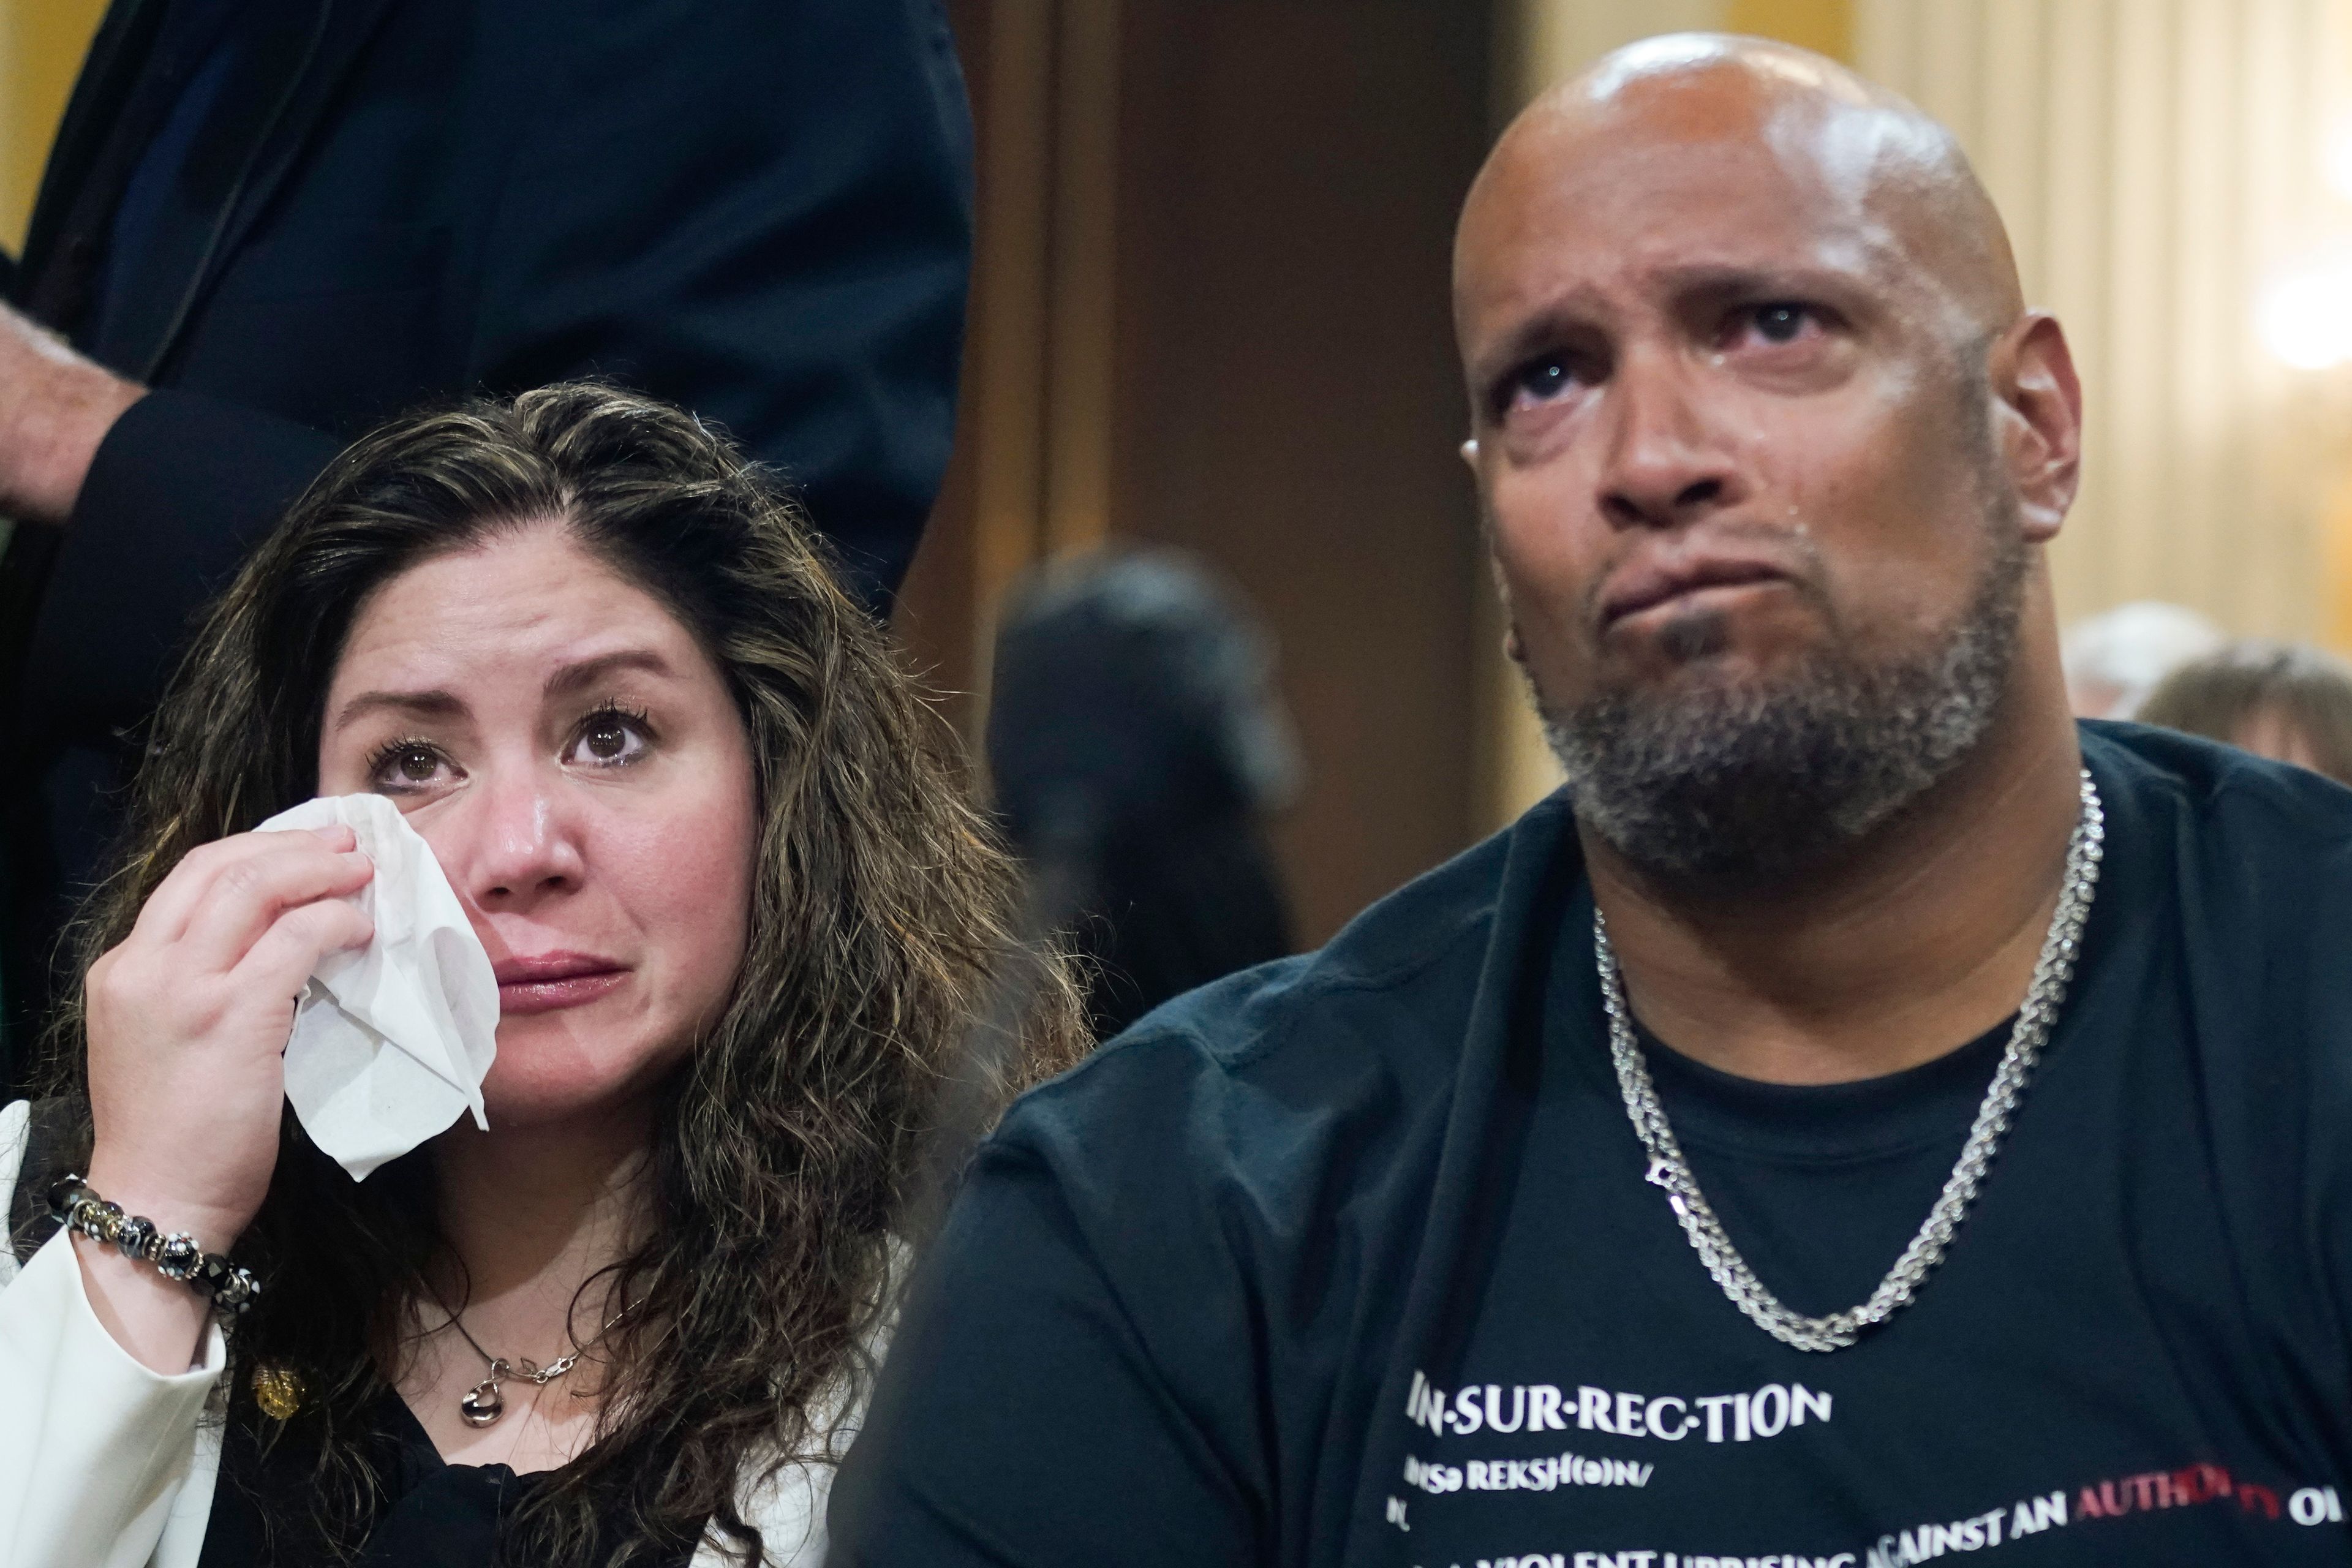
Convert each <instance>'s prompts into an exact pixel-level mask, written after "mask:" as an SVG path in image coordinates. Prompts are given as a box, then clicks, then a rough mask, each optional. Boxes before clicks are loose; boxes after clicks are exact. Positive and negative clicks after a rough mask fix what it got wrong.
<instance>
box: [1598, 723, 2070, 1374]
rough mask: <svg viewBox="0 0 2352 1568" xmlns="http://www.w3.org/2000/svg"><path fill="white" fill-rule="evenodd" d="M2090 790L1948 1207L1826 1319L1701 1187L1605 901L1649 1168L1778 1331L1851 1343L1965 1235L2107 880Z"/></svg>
mask: <svg viewBox="0 0 2352 1568" xmlns="http://www.w3.org/2000/svg"><path fill="white" fill-rule="evenodd" d="M2081 799H2082V811H2081V815H2080V816H2077V817H2076V818H2075V822H2074V837H2073V838H2072V839H2071V840H2070V841H2069V843H2068V844H2067V847H2066V878H2065V881H2064V882H2063V885H2062V886H2061V887H2060V889H2059V891H2058V908H2057V910H2056V912H2054V913H2053V915H2052V916H2051V917H2050V931H2049V934H2048V935H2047V936H2045V937H2044V938H2043V939H2042V956H2041V958H2040V960H2039V961H2038V962H2037V963H2035V964H2034V966H2033V979H2032V984H2029V985H2027V987H2026V989H2025V1001H2024V1004H2023V1005H2021V1006H2020V1007H2019V1008H2018V1010H2017V1022H2016V1024H2015V1025H2014V1026H2011V1029H2010V1032H2009V1047H2008V1048H2007V1049H2006V1050H2004V1051H2003V1052H2002V1053H2001V1058H2000V1067H1999V1068H1996V1069H1995V1070H1994V1072H1993V1075H1992V1083H1991V1086H1990V1088H1988V1089H1986V1090H1985V1097H1984V1102H1983V1103H1982V1104H1981V1105H1979V1107H1978V1108H1977V1117H1976V1122H1975V1125H1974V1126H1973V1127H1971V1128H1970V1129H1969V1141H1968V1142H1967V1143H1966V1144H1965V1145H1963V1146H1962V1148H1961V1150H1960V1157H1959V1161H1958V1163H1956V1164H1955V1165H1953V1167H1952V1173H1951V1175H1950V1176H1949V1177H1948V1178H1947V1179H1946V1181H1945V1183H1944V1190H1943V1193H1942V1194H1941V1195H1940V1196H1938V1197H1937V1199H1936V1206H1935V1207H1933V1208H1932V1209H1930V1210H1928V1211H1927V1223H1926V1224H1925V1225H1922V1226H1920V1227H1919V1234H1918V1235H1916V1236H1915V1237H1912V1238H1911V1244H1910V1245H1909V1246H1908V1247H1905V1248H1904V1249H1903V1255H1902V1256H1901V1257H1900V1258H1896V1259H1895V1267H1894V1268H1892V1269H1890V1270H1888V1272H1887V1275H1886V1278H1885V1279H1882V1280H1880V1281H1879V1284H1878V1289H1875V1290H1873V1291H1872V1292H1871V1293H1870V1299H1869V1300H1865V1301H1864V1302H1863V1303H1862V1304H1861V1305H1860V1306H1858V1307H1850V1308H1848V1309H1846V1310H1844V1311H1843V1312H1832V1313H1831V1314H1830V1315H1829V1316H1828V1317H1825V1318H1808V1317H1805V1316H1803V1315H1802V1314H1801V1313H1798V1312H1795V1311H1791V1310H1790V1309H1789V1308H1788V1307H1786V1306H1784V1305H1782V1303H1781V1301H1780V1298H1778V1297H1776V1296H1774V1295H1773V1294H1772V1292H1771V1291H1770V1290H1769V1289H1765V1286H1764V1282H1763V1281H1762V1280H1760V1279H1758V1278H1757V1277H1756V1272H1755V1270H1753V1269H1751V1268H1748V1260H1747V1259H1746V1258H1742V1257H1740V1256H1739V1250H1738V1248H1737V1247H1733V1246H1732V1245H1731V1237H1729V1236H1728V1235H1727V1234H1726V1233H1725V1231H1724V1228H1723V1222H1722V1221H1721V1220H1719V1219H1717V1217H1716V1213H1715V1210H1714V1208H1713V1207H1712V1206H1710V1205H1708V1203H1707V1201H1706V1194H1703V1193H1701V1192H1700V1191H1699V1189H1698V1182H1697V1180H1696V1178H1695V1177H1694V1176H1693V1175H1692V1174H1691V1168H1690V1163H1689V1162H1688V1161H1687V1160H1685V1159H1684V1158H1683V1150H1682V1144H1681V1143H1680V1142H1677V1141H1676V1140H1675V1130H1674V1128H1673V1127H1672V1126H1670V1125H1669V1124H1668V1123H1667V1121H1666V1111H1665V1107H1664V1105H1663V1104H1661V1103H1660V1102H1659V1100H1658V1091H1657V1088H1656V1086H1655V1085H1654V1084H1653V1083H1652V1082H1651V1081H1650V1069H1649V1068H1648V1067H1647V1066H1646V1065H1644V1063H1643V1060H1642V1048H1641V1046H1640V1044H1639V1042H1637V1041H1636V1040H1635V1039H1634V1037H1633V1013H1632V1010H1631V1009H1630V1008H1628V1007H1627V1006H1626V1005H1625V987H1624V982H1623V980H1622V976H1620V974H1619V973H1618V970H1617V954H1616V952H1615V951H1614V950H1613V949H1612V948H1611V946H1610V945H1609V922H1608V921H1606V920H1604V919H1603V918H1602V917H1601V913H1600V911H1599V910H1594V911H1593V916H1592V946H1593V952H1594V956H1595V958H1596V960H1597V962H1598V963H1599V964H1600V968H1601V1005H1602V1006H1603V1007H1604V1008H1605V1009H1606V1010H1607V1012H1608V1015H1609V1054H1610V1057H1611V1058H1612V1060H1613V1061H1614V1062H1615V1064H1616V1068H1617V1087H1618V1088H1619V1089H1620V1090H1621V1091H1622V1093H1623V1095H1624V1098H1625V1112H1626V1114H1627V1115H1629V1116H1631V1117H1632V1118H1633V1131H1635V1132H1636V1133H1637V1134H1639V1135H1640V1137H1641V1140H1642V1147H1643V1150H1645V1151H1646V1152H1648V1154H1649V1157H1650V1169H1649V1173H1648V1175H1647V1176H1646V1177H1644V1178H1643V1179H1644V1180H1646V1181H1648V1182H1649V1183H1650V1184H1653V1185H1654V1186H1658V1187H1662V1188H1664V1190H1665V1194H1666V1201H1667V1203H1669V1204H1670V1205H1673V1207H1674V1211H1675V1218H1677V1219H1679V1220H1680V1221H1681V1222H1682V1227H1683V1234H1684V1235H1685V1237H1689V1238H1690V1244H1691V1246H1692V1247H1693V1248H1694V1249H1695V1250H1696V1252H1697V1253H1698V1256H1699V1261H1700V1262H1702V1263H1704V1264H1705V1265H1706V1271H1707V1273H1708V1274H1709V1275H1710V1276H1711V1277H1713V1279H1714V1280H1715V1282H1716V1283H1717V1285H1720V1286H1721V1287H1722V1288H1723V1293H1724V1294H1725V1295H1727V1296H1728V1297H1730V1298H1731V1303H1732V1305H1734V1306H1736V1307H1738V1309H1739V1310H1741V1311H1742V1312H1745V1313H1746V1314H1748V1317H1749V1318H1750V1319H1751V1320H1753V1321H1755V1323H1756V1325H1757V1326H1758V1327H1759V1328H1761V1329H1762V1330H1763V1331H1765V1332H1766V1333H1768V1334H1770V1335H1771V1336H1772V1337H1773V1338H1774V1339H1776V1340H1779V1341H1780V1342H1782V1343H1784V1344H1788V1345H1793V1346H1795V1347H1796V1348H1797V1349H1798V1350H1801V1351H1822V1352H1827V1351H1836V1350H1844V1349H1846V1348H1847V1347H1849V1346H1851V1345H1853V1343H1854V1342H1856V1341H1858V1340H1859V1339H1860V1338H1861V1337H1862V1332H1863V1331H1864V1329H1867V1328H1870V1327H1872V1326H1874V1325H1875V1324H1878V1323H1883V1322H1885V1321H1886V1320H1887V1319H1888V1318H1890V1317H1892V1316H1894V1315H1895V1313H1896V1312H1897V1311H1899V1310H1902V1309H1903V1308H1904V1307H1906V1306H1908V1305H1909V1304H1910V1302H1911V1300H1912V1299H1913V1298H1914V1297H1916V1295H1917V1294H1918V1293H1919V1287H1920V1285H1921V1284H1922V1283H1923V1282H1924V1281H1925V1280H1926V1279H1927V1275H1928V1273H1929V1271H1930V1270H1932V1269H1933V1268H1935V1267H1936V1265H1937V1264H1938V1263H1940V1262H1942V1261H1943V1258H1944V1250H1945V1248H1946V1247H1949V1246H1950V1245H1951V1240H1952V1237H1953V1234H1954V1233H1955V1232H1957V1231H1958V1229H1959V1227H1960V1221H1961V1220H1962V1219H1963V1218H1965V1217H1966V1216H1967V1215H1968V1211H1969V1204H1971V1203H1972V1202H1974V1201H1975V1199H1976V1195H1977V1188H1978V1187H1979V1185H1980V1184H1982V1183H1983V1181H1984V1176H1985V1172H1986V1170H1987V1169H1988V1168H1989V1167H1990V1165H1991V1163H1992V1157H1993V1153H1994V1152H1995V1151H1996V1150H1997V1149H1998V1148H1999V1147H2000V1140H2001V1136H2002V1134H2003V1133H2005V1132H2007V1131H2008V1130H2009V1123H2010V1120H2011V1118H2012V1117H2013V1116H2014V1115H2015V1114H2016V1112H2017V1105H2018V1101H2019V1100H2020V1099H2021V1098H2022V1097H2023V1095H2024V1093H2025V1086H2026V1081H2027V1079H2029V1078H2030V1077H2031V1076H2032V1071H2033V1066H2034V1063H2035V1061H2036V1060H2037V1059H2038V1058H2040V1056H2041V1054H2042V1047H2043V1046H2044V1045H2045V1044H2047V1043H2048V1041H2049V1038H2050V1028H2051V1025H2052V1024H2053V1022H2055V1020H2056V1018H2057V1016H2058V1008H2059V1005H2060V1004H2061V1003H2063V1001H2064V1000H2065V997H2066V985H2067V983H2068V981H2069V980H2071V979H2072V978H2073V976H2074V958H2075V954H2076V952H2077V951H2078V949H2079V947H2080V944H2081V942H2082V936H2083V921H2084V919H2085V918H2086V917H2087V916H2088V915H2089V914H2090V911H2091V898H2092V895H2093V894H2094V893H2095V892H2096V891H2097V890H2098V886H2099V860H2100V857H2101V856H2102V855H2103V854H2104V853H2105V841H2106V815H2105V811H2104V809H2103V808H2102V807H2101V806H2100V804H2099V792H2098V789H2097V787H2096V786H2095V785H2094V784H2092V783H2091V774H2090V771H2089V770H2088V769H2084V771H2083V775H2082V792H2081Z"/></svg>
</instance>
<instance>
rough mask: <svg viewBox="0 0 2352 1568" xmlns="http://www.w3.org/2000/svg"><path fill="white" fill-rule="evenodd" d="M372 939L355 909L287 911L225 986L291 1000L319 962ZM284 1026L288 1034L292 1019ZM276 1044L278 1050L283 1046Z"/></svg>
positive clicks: (320, 904) (326, 904) (330, 904)
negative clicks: (330, 954) (278, 1047)
mask: <svg viewBox="0 0 2352 1568" xmlns="http://www.w3.org/2000/svg"><path fill="white" fill-rule="evenodd" d="M374 936H375V922H374V921H372V920H370V919H369V918H368V917H367V916H366V915H364V914H362V913H361V912H360V910H359V907H358V906H357V905H355V904H351V903H346V902H345V901H344V900H341V899H322V900H319V901H317V902H315V903H307V904H301V905H299V906H297V907H295V908H293V909H289V910H286V911H284V912H283V913H282V914H280V915H279V916H278V918H277V919H276V920H275V921H271V922H270V925H269V929H268V930H267V931H263V932H262V933H261V935H260V936H259V938H257V940H256V941H255V942H254V943H253V945H252V946H251V947H250V948H249V949H247V952H246V953H245V954H244V956H243V957H242V958H240V959H239V960H238V961H237V963H236V967H235V968H234V969H232V970H230V971H229V984H230V985H231V986H233V987H234V988H235V989H236V991H237V992H238V993H239V994H250V995H253V996H257V997H268V998H271V999H272V1001H273V1002H275V1001H276V1000H278V999H280V998H283V999H285V1000H289V1001H290V1000H292V999H293V998H294V997H296V996H299V994H301V992H302V985H303V983H304V982H305V981H307V980H308V979H310V972H311V971H312V970H313V969H316V968H318V967H319V960H320V959H321V958H324V957H325V956H326V955H327V954H329V953H331V952H342V951H343V950H344V949H346V948H353V947H365V946H366V945H367V944H368V943H369V942H371V941H373V939H374ZM286 1026H287V1028H288V1030H289V1032H290V1031H291V1030H292V1028H293V1018H292V1016H291V1015H289V1016H288V1017H287V1021H286ZM284 1043H285V1042H284V1040H283V1039H282V1038H281V1039H279V1040H278V1045H280V1046H281V1047H282V1046H283V1045H284Z"/></svg>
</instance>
